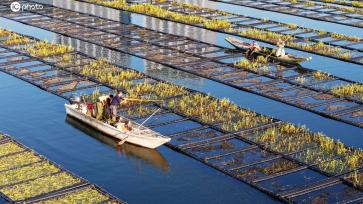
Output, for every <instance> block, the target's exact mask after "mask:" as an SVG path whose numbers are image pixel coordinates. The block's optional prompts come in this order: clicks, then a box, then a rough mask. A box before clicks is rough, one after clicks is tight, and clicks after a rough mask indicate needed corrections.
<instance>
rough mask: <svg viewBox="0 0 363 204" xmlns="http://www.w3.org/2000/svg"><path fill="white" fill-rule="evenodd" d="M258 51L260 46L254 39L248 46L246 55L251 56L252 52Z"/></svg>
mask: <svg viewBox="0 0 363 204" xmlns="http://www.w3.org/2000/svg"><path fill="white" fill-rule="evenodd" d="M258 51H261V47H260V45H259V44H258V43H257V42H256V41H253V42H252V44H251V45H250V46H249V47H248V50H247V52H246V54H247V56H252V55H253V53H255V52H258Z"/></svg>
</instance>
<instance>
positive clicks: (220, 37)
mask: <svg viewBox="0 0 363 204" xmlns="http://www.w3.org/2000/svg"><path fill="white" fill-rule="evenodd" d="M180 1H181V0H180ZM38 2H43V3H47V2H48V1H47V0H38ZM197 2H198V1H197ZM197 2H195V1H193V3H197ZM201 2H203V3H200V4H202V5H203V6H205V5H209V6H210V7H213V8H218V9H221V10H224V11H229V12H234V13H239V14H243V15H248V16H253V17H258V18H266V16H268V17H269V19H271V20H278V21H281V20H283V22H285V21H284V20H288V21H287V22H286V23H295V24H297V25H299V26H303V27H309V28H315V29H322V30H327V31H331V32H337V30H339V33H343V34H346V35H354V36H360V37H363V29H359V28H354V27H349V26H342V25H339V24H333V23H326V22H321V21H316V20H312V19H304V18H299V17H295V16H289V15H286V14H280V13H275V12H268V11H260V10H257V9H252V8H247V7H242V6H237V5H228V4H225V3H217V2H211V1H207V0H203V1H201ZM53 4H55V5H56V6H59V7H63V8H67V9H72V10H75V11H80V12H87V13H92V14H93V15H97V16H101V17H105V18H109V19H112V20H115V21H121V22H124V23H133V24H136V25H140V26H143V27H147V28H151V29H154V30H159V31H162V32H166V33H171V34H177V35H181V36H187V37H191V38H194V39H198V40H201V41H204V42H209V43H212V44H216V45H220V46H224V47H228V48H233V47H232V46H231V45H230V44H228V43H227V42H226V41H225V40H224V39H225V38H226V37H228V36H230V35H226V34H223V33H218V32H214V31H210V30H206V29H202V28H197V27H193V26H188V25H183V24H180V23H174V22H169V21H164V20H160V19H157V18H152V17H145V16H143V15H139V14H130V13H128V12H120V11H118V10H115V9H111V8H105V7H101V6H96V5H90V4H87V3H82V2H76V1H71V0H64V1H57V2H55V3H53ZM110 14H112V15H110ZM299 19H300V20H299ZM301 19H304V20H301ZM326 28H330V30H329V29H326ZM243 40H244V41H247V42H251V41H252V40H249V39H243ZM260 44H261V45H263V46H268V47H271V45H270V44H266V43H260ZM286 51H287V52H289V53H292V54H296V55H298V56H311V57H312V58H313V60H311V61H308V62H304V63H302V65H303V66H305V67H307V68H311V69H315V70H321V71H326V72H329V73H331V74H333V75H336V76H340V77H343V78H347V79H350V80H355V81H357V82H363V66H361V65H356V64H352V63H347V62H342V61H339V60H335V59H332V58H327V57H323V56H320V55H314V54H311V53H307V52H303V51H297V50H292V49H286Z"/></svg>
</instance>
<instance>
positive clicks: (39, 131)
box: [0, 1, 363, 203]
mask: <svg viewBox="0 0 363 204" xmlns="http://www.w3.org/2000/svg"><path fill="white" fill-rule="evenodd" d="M59 2H60V1H59ZM62 2H66V1H62ZM72 3H73V2H72ZM214 4H215V3H214ZM215 5H216V4H215ZM236 7H237V6H236ZM223 8H227V9H236V8H234V7H230V6H227V7H223ZM107 11H108V12H109V13H112V12H111V10H107ZM101 13H103V14H105V13H107V12H105V11H104V10H103V12H100V13H99V14H101ZM256 13H257V12H256ZM256 15H257V14H256ZM276 15H277V14H276ZM116 16H118V18H117V19H118V20H123V21H125V18H121V17H120V15H119V14H117V15H116ZM284 16H286V15H284ZM110 18H114V17H113V16H111V17H110ZM126 19H127V18H126ZM270 19H273V18H270ZM292 19H294V18H292ZM151 20H153V19H152V18H145V17H143V16H141V15H131V16H130V19H127V21H129V22H132V23H135V24H138V25H143V26H146V27H152V28H154V27H155V26H154V25H153V24H152V23H148V22H150V21H151ZM161 23H162V25H163V26H159V27H158V29H160V30H162V31H165V32H170V33H177V34H180V35H185V36H190V37H193V38H196V39H199V40H205V41H213V43H215V44H219V45H223V46H227V45H226V43H225V42H224V40H223V39H224V37H226V36H225V35H224V34H220V33H216V32H211V31H207V30H204V29H196V28H193V31H194V32H195V31H198V33H199V31H200V33H199V34H198V35H196V34H195V33H194V32H189V31H188V29H186V28H189V27H180V24H175V23H165V22H164V23H163V22H162V21H161ZM0 25H1V27H6V28H9V29H12V30H14V31H17V32H21V33H25V34H29V35H33V36H34V37H38V38H40V39H47V40H48V41H56V42H60V41H61V42H69V43H70V44H72V45H74V44H80V45H81V46H80V47H79V48H84V47H87V48H89V47H91V45H89V44H87V43H82V42H79V41H77V40H70V39H68V38H64V37H61V36H58V35H56V34H54V33H51V32H47V31H44V30H41V29H37V28H33V27H29V26H24V25H22V24H18V23H14V22H11V21H8V20H5V19H2V18H0ZM322 25H325V24H322ZM176 28H178V29H176ZM352 32H353V31H352ZM80 51H82V52H86V53H87V54H90V55H94V56H103V57H108V58H110V59H113V60H114V61H115V62H117V63H119V64H123V65H127V66H130V67H131V68H133V69H137V70H139V71H142V72H145V73H147V74H150V75H153V76H155V77H159V78H163V79H165V80H168V81H172V82H175V83H178V84H181V85H185V86H187V87H189V88H192V89H196V90H200V91H203V92H206V93H210V94H211V95H214V96H216V97H219V98H222V97H227V98H230V100H231V101H233V102H235V103H237V104H239V105H240V106H242V107H246V108H250V109H252V110H255V111H257V112H259V113H263V114H266V115H271V116H273V117H277V118H279V119H282V120H286V121H291V122H294V123H296V124H306V125H307V127H309V128H310V129H312V130H314V131H322V132H324V133H326V134H328V135H330V136H331V137H333V138H336V139H340V140H342V141H343V142H345V143H346V144H348V145H354V146H356V147H363V140H362V139H361V137H362V135H363V129H360V128H356V127H353V126H350V125H346V124H344V123H340V122H336V121H333V120H330V119H326V118H323V117H320V116H318V115H316V114H313V113H310V112H307V111H304V110H300V109H297V108H294V107H291V106H288V105H284V104H281V103H279V102H276V101H273V100H269V99H266V98H263V97H260V96H256V95H253V94H250V93H246V92H242V91H239V90H236V89H234V88H230V87H227V86H224V85H221V84H218V83H216V82H213V81H210V80H206V79H202V78H200V77H196V76H193V75H190V74H187V73H184V72H180V71H175V70H173V69H170V68H167V67H164V66H157V65H155V64H154V63H151V62H148V61H146V60H142V59H140V58H136V57H131V56H128V55H124V54H120V53H116V52H111V51H109V50H107V49H104V48H100V47H97V46H92V49H87V51H85V49H80ZM289 52H290V51H289ZM291 52H292V51H291ZM294 52H295V53H302V54H304V55H307V54H306V53H303V52H296V51H294ZM309 55H311V54H309ZM313 57H314V60H313V62H310V63H307V64H306V66H309V67H314V68H320V69H322V70H324V69H326V70H327V71H329V72H331V73H334V74H335V75H339V76H344V77H346V78H351V79H354V80H357V81H363V69H362V68H363V67H362V66H357V65H351V64H349V63H342V62H339V61H337V60H332V59H328V58H323V57H320V56H313ZM321 64H324V65H325V66H324V67H322V66H321ZM0 94H1V99H2V100H0V107H1V108H0V121H1V122H0V131H4V132H6V133H9V134H11V135H13V136H15V137H16V138H18V139H19V140H20V141H22V142H23V143H24V144H26V145H28V146H30V147H32V148H34V149H35V150H36V151H38V152H39V153H41V154H44V155H45V156H47V157H48V158H49V159H51V160H53V161H55V162H57V163H59V164H61V165H63V166H64V167H66V168H67V169H69V170H71V171H73V172H75V173H77V174H78V175H80V176H82V177H84V178H86V179H88V180H90V181H91V182H94V183H96V184H98V185H100V186H102V187H104V188H105V189H106V190H107V191H109V192H111V193H112V194H114V195H116V196H118V197H120V198H122V199H124V200H125V201H128V202H129V203H145V202H152V203H170V202H173V203H185V202H187V203H201V202H203V203H204V202H208V203H222V202H223V203H236V202H239V203H251V202H255V203H274V202H276V201H274V200H272V199H271V198H269V197H268V196H266V195H265V194H263V193H260V192H259V191H257V190H255V189H254V188H252V187H249V186H248V185H245V184H243V183H242V182H239V181H236V180H235V179H232V178H230V177H228V176H225V175H223V174H222V173H220V172H218V171H216V170H213V169H211V168H209V167H207V166H205V165H203V164H201V163H199V162H197V161H195V160H193V159H191V158H189V157H186V156H184V155H182V154H180V153H177V152H175V151H172V150H170V149H168V148H167V147H164V146H163V147H161V148H159V149H158V151H150V150H146V149H142V148H137V147H135V146H131V145H127V146H124V147H123V148H122V149H117V148H115V147H114V146H115V142H114V141H113V140H111V139H107V138H105V137H103V136H102V135H98V134H97V133H94V132H93V131H91V130H89V129H88V128H87V127H84V126H82V125H81V124H78V123H77V122H75V121H73V120H70V119H69V118H68V119H67V118H66V117H65V113H64V108H63V104H64V103H65V101H64V100H63V99H60V98H58V97H56V96H54V95H51V94H49V93H47V92H44V91H41V90H39V89H37V88H35V87H33V86H32V85H30V84H27V83H25V82H22V81H20V80H19V79H16V78H13V77H10V76H8V75H6V74H3V73H0Z"/></svg>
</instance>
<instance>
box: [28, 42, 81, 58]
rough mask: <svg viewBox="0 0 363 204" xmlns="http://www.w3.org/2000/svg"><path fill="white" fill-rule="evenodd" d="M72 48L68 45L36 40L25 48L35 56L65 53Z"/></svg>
mask: <svg viewBox="0 0 363 204" xmlns="http://www.w3.org/2000/svg"><path fill="white" fill-rule="evenodd" d="M73 50H74V49H73V48H72V47H70V46H66V45H60V44H53V43H49V42H47V41H39V42H36V43H35V44H34V46H33V47H30V48H27V51H28V52H29V54H30V55H31V56H35V57H48V56H52V55H59V54H66V53H68V52H71V51H73Z"/></svg>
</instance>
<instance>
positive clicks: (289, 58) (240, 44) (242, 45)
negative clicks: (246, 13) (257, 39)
mask: <svg viewBox="0 0 363 204" xmlns="http://www.w3.org/2000/svg"><path fill="white" fill-rule="evenodd" d="M225 40H226V41H227V42H228V43H229V44H231V45H232V46H234V47H235V48H236V49H238V50H243V51H246V50H248V49H249V47H250V45H251V44H250V43H247V42H244V41H242V40H239V39H236V38H232V37H227V38H226V39H225ZM274 52H275V51H274V50H273V49H271V48H267V47H263V48H262V49H261V51H258V52H256V53H255V55H262V56H265V57H266V56H268V57H269V58H272V59H275V60H279V61H282V62H285V63H289V64H298V63H300V62H304V61H309V60H311V59H312V58H311V57H296V56H295V55H292V54H287V55H285V56H283V57H277V56H276V55H275V53H274Z"/></svg>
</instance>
